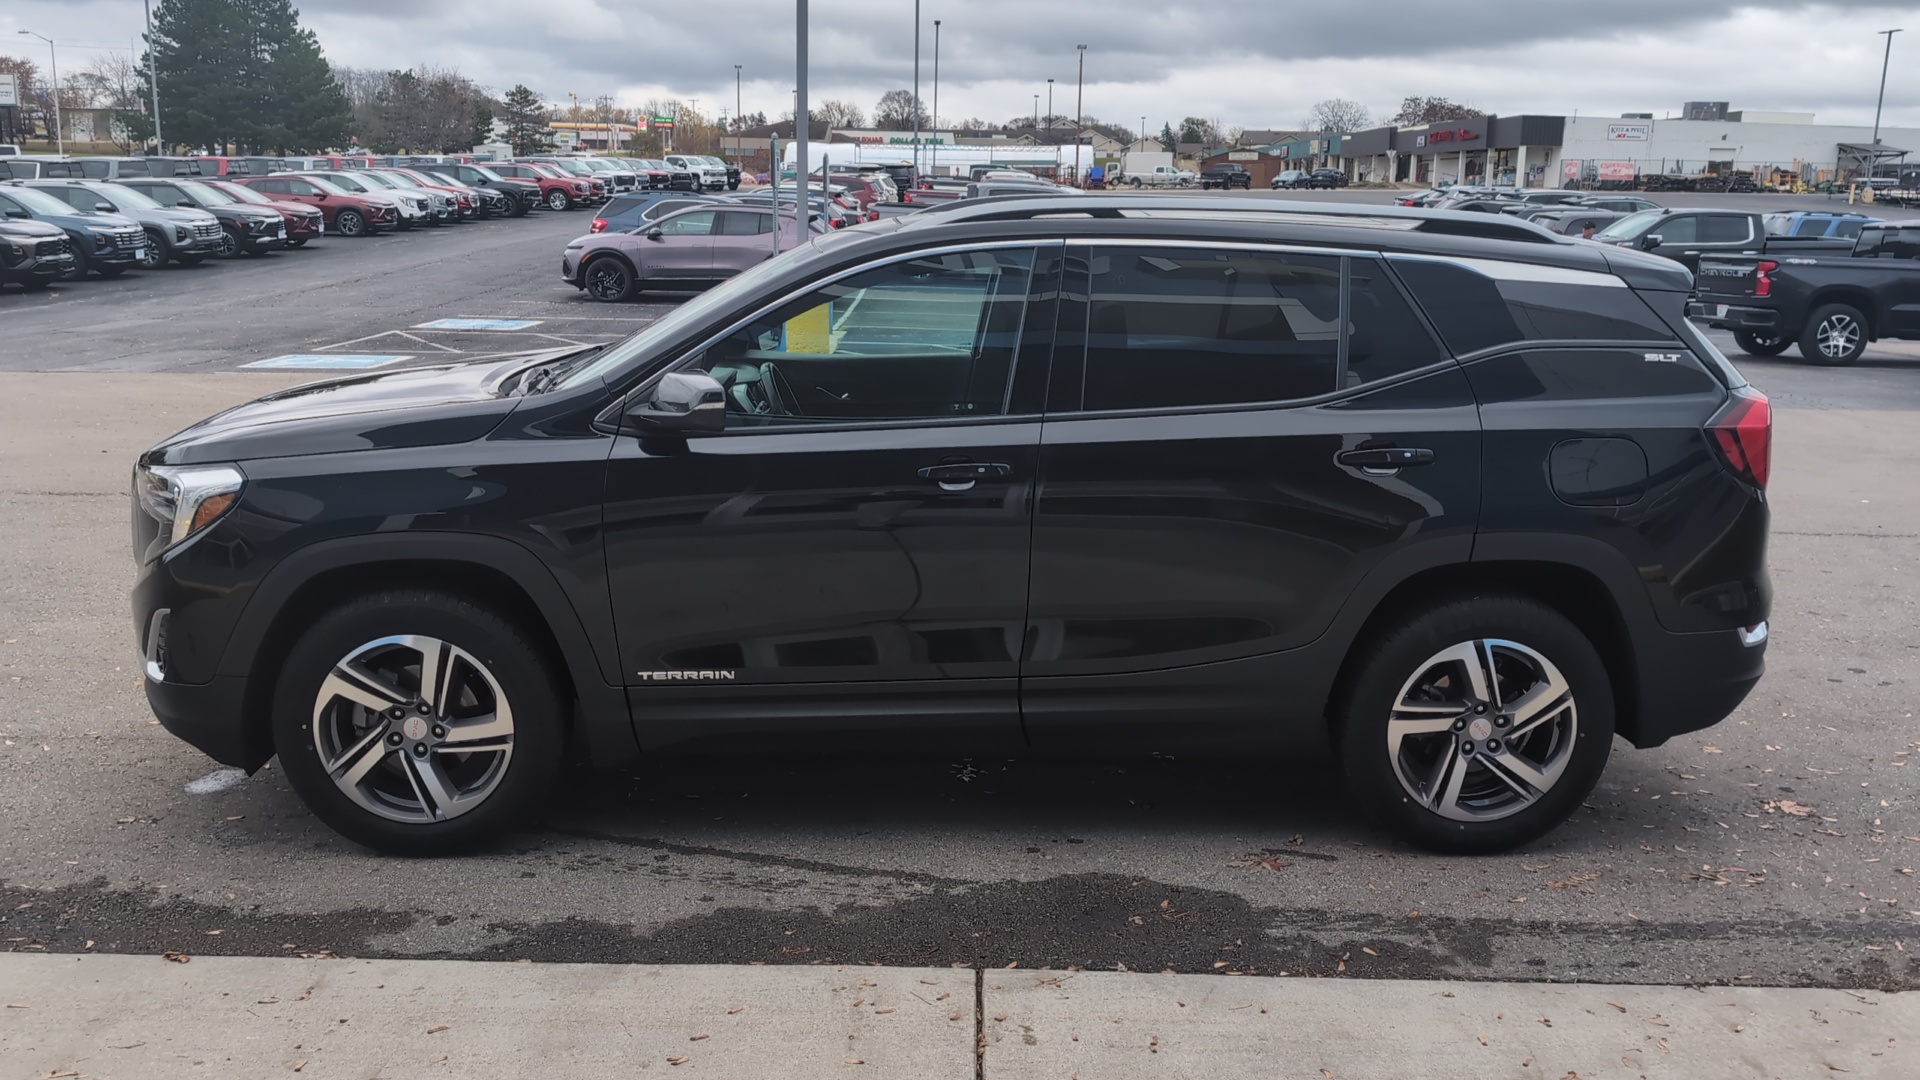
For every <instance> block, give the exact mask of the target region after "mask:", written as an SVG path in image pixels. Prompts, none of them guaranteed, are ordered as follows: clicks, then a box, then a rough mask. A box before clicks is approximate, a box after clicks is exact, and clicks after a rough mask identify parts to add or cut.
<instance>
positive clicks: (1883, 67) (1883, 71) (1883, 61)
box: [1867, 30, 1900, 179]
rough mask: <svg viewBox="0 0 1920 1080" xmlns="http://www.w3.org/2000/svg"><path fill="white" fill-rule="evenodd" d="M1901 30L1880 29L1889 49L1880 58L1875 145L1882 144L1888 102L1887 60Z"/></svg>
mask: <svg viewBox="0 0 1920 1080" xmlns="http://www.w3.org/2000/svg"><path fill="white" fill-rule="evenodd" d="M1899 32H1900V31H1898V30H1881V31H1879V33H1881V34H1884V35H1886V39H1887V50H1886V53H1885V54H1884V55H1882V56H1881V58H1880V100H1878V101H1876V102H1874V105H1873V145H1875V146H1879V145H1880V107H1881V106H1883V105H1885V104H1886V103H1887V62H1888V61H1889V60H1892V59H1893V35H1895V34H1897V33H1899ZM1875 153H1876V154H1877V153H1878V151H1875ZM1875 160H1876V161H1877V160H1879V159H1878V158H1875ZM1867 176H1868V178H1869V179H1871V178H1872V176H1873V166H1871V165H1869V166H1867Z"/></svg>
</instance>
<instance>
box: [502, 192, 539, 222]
mask: <svg viewBox="0 0 1920 1080" xmlns="http://www.w3.org/2000/svg"><path fill="white" fill-rule="evenodd" d="M532 209H533V204H532V201H531V199H530V198H522V197H521V196H518V195H514V196H511V197H509V198H508V199H507V216H508V217H510V218H521V217H526V216H527V211H529V210H532Z"/></svg>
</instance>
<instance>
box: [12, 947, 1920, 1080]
mask: <svg viewBox="0 0 1920 1080" xmlns="http://www.w3.org/2000/svg"><path fill="white" fill-rule="evenodd" d="M0 1006H4V1007H0V1076H5V1077H9V1078H11V1077H22V1078H24V1077H34V1078H48V1077H98V1078H108V1080H111V1078H126V1080H155V1078H167V1077H176V1076H206V1075H216V1076H236V1077H239V1076H245V1077H256V1076H278V1075H283V1074H292V1073H298V1074H299V1075H301V1076H302V1077H315V1078H326V1077H349V1076H351V1077H355V1078H357V1080H367V1078H372V1077H402V1076H406V1077H412V1076H431V1077H475V1078H497V1077H515V1076H535V1075H540V1076H558V1075H574V1076H584V1077H600V1076H615V1075H633V1074H636V1073H639V1074H651V1075H663V1074H670V1075H675V1076H677V1075H680V1074H682V1073H684V1074H686V1075H688V1076H696V1075H707V1076H726V1077H780V1078H783V1080H787V1078H813V1077H829V1076H835V1077H861V1076H869V1077H888V1078H894V1077H899V1078H912V1080H947V1078H951V1080H966V1078H968V1077H974V1076H976V1075H978V1076H984V1077H988V1078H991V1080H1013V1078H1027V1077H1033V1078H1041V1077H1045V1078H1058V1080H1068V1078H1070V1077H1081V1078H1083V1080H1102V1078H1116V1077H1118V1078H1125V1077H1149V1076H1150V1077H1155V1078H1164V1077H1195V1078H1201V1077H1204V1078H1207V1080H1220V1078H1223V1077H1242V1076H1245V1077H1253V1076H1258V1077H1263V1078H1264V1077H1304V1078H1308V1080H1318V1078H1323V1077H1333V1078H1389V1077H1390V1078H1393V1080H1423V1078H1432V1080H1456V1078H1458V1080H1469V1078H1471V1080H1481V1078H1491V1077H1525V1078H1536V1077H1537V1078H1545V1080H1567V1078H1569V1077H1578V1078H1579V1080H1601V1078H1612V1077H1636V1078H1637V1077H1674V1078H1686V1080H1721V1078H1743V1080H1744V1078H1749V1077H1758V1078H1774V1077H1778V1078H1800V1077H1824V1076H1831V1075H1841V1074H1844V1075H1851V1076H1857V1077H1912V1076H1920V1049H1917V1048H1916V1044H1920V1034H1916V1033H1920V994H1881V993H1873V992H1855V991H1839V990H1779V989H1764V988H1732V989H1728V988H1706V989H1699V990H1694V989H1685V988H1678V987H1652V986H1605V985H1552V984H1538V983H1459V982H1454V983H1448V982H1412V981H1389V980H1358V979H1356V980H1344V979H1342V980H1332V979H1256V978H1229V977H1225V976H1206V975H1136V974H1121V973H1111V972H1102V973H1093V972H1051V971H1024V970H1018V969H1004V970H996V971H990V972H987V973H985V974H984V976H981V975H976V973H975V972H973V971H971V970H968V969H964V968H961V969H953V968H861V967H840V968H827V967H721V966H697V965H688V966H666V967H642V966H614V965H586V964H501V963H492V964H488V963H474V962H467V961H430V960H333V959H293V958H278V957H196V958H193V959H192V960H191V961H190V962H188V963H178V962H173V961H168V960H165V959H162V958H160V957H148V956H109V955H82V956H72V955H65V956H60V955H54V956H49V955H26V954H6V955H0ZM1902 1039H1904V1042H1901V1041H1900V1040H1902Z"/></svg>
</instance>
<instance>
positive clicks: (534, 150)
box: [500, 85, 553, 155]
mask: <svg viewBox="0 0 1920 1080" xmlns="http://www.w3.org/2000/svg"><path fill="white" fill-rule="evenodd" d="M500 107H501V112H500V120H501V122H502V123H503V124H504V125H505V126H506V140H507V142H508V143H509V144H510V145H512V147H513V152H514V154H515V155H522V154H539V153H543V152H545V151H548V150H552V149H553V139H552V138H551V137H550V135H549V134H548V132H547V106H546V103H545V102H543V101H541V100H540V95H539V94H536V93H534V92H533V91H532V90H529V89H527V88H526V87H525V86H524V85H521V86H515V87H514V88H513V89H511V90H509V91H507V96H506V97H505V98H503V99H502V100H501V102H500Z"/></svg>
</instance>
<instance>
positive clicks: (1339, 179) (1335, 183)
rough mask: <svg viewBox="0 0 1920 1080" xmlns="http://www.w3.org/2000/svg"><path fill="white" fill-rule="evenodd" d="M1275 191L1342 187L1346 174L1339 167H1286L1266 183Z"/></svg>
mask: <svg viewBox="0 0 1920 1080" xmlns="http://www.w3.org/2000/svg"><path fill="white" fill-rule="evenodd" d="M1267 186H1268V187H1271V188H1272V189H1273V190H1275V191H1281V190H1285V189H1290V188H1343V187H1346V186H1347V174H1346V173H1343V172H1341V171H1340V170H1339V169H1331V168H1329V169H1314V170H1312V171H1311V172H1309V171H1306V170H1303V169H1288V170H1286V171H1285V172H1283V173H1281V174H1280V175H1278V176H1275V177H1274V178H1273V179H1272V180H1271V181H1270V182H1269V183H1268V184H1267Z"/></svg>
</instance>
